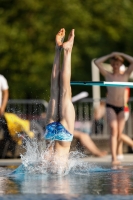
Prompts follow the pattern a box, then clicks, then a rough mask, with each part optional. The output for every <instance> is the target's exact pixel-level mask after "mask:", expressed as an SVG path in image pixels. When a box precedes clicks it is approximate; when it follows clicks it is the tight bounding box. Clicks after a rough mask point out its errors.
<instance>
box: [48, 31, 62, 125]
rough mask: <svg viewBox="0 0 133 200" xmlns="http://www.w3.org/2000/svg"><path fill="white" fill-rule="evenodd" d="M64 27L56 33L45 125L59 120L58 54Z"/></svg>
mask: <svg viewBox="0 0 133 200" xmlns="http://www.w3.org/2000/svg"><path fill="white" fill-rule="evenodd" d="M64 37H65V29H63V28H62V29H61V30H60V31H59V32H58V34H57V35H56V47H55V58H54V63H53V69H52V74H51V92H50V101H49V104H48V109H47V116H46V125H47V124H49V123H52V122H54V121H58V120H59V78H60V54H61V47H62V44H63V40H64Z"/></svg>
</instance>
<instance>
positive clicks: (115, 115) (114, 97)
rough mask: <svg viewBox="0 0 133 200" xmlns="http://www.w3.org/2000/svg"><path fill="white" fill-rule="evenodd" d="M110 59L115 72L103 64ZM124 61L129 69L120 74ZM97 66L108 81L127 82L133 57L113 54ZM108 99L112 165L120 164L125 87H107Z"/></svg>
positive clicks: (96, 62) (98, 60)
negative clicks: (118, 153)
mask: <svg viewBox="0 0 133 200" xmlns="http://www.w3.org/2000/svg"><path fill="white" fill-rule="evenodd" d="M108 59H110V64H111V66H112V69H113V72H112V73H110V72H108V71H106V70H105V69H104V67H103V65H102V63H103V62H105V61H106V60H108ZM124 59H126V60H127V61H128V62H129V67H128V69H127V70H126V71H125V72H124V73H123V74H120V70H119V69H120V66H121V65H122V64H123V62H124ZM95 64H96V66H97V67H98V68H99V70H100V72H101V74H102V75H103V76H104V78H105V80H106V81H120V82H126V81H128V78H129V76H130V74H131V72H132V70H133V57H131V56H129V55H127V54H124V53H120V52H113V53H111V54H108V55H106V56H103V57H101V58H98V59H96V60H95ZM107 90H108V92H107V98H106V110H107V121H108V124H109V127H110V133H111V137H110V142H111V154H112V164H114V165H117V164H120V162H119V160H118V159H117V149H118V148H119V144H120V142H121V135H122V132H123V129H124V126H125V116H124V91H125V88H123V87H107Z"/></svg>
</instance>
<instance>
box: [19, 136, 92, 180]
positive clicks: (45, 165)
mask: <svg viewBox="0 0 133 200" xmlns="http://www.w3.org/2000/svg"><path fill="white" fill-rule="evenodd" d="M44 146H45V145H44V141H41V142H38V141H37V139H35V138H34V139H30V138H24V144H23V148H24V149H25V152H24V153H22V154H21V155H20V156H21V160H22V164H23V166H24V168H25V170H26V173H39V174H40V173H41V174H47V175H53V174H54V175H57V176H64V175H66V174H68V173H69V172H71V173H75V174H89V169H92V167H94V165H92V164H90V163H88V162H85V161H83V160H82V158H84V157H85V155H84V154H82V153H80V152H78V151H72V152H70V154H69V157H68V156H66V157H65V156H60V157H59V156H58V159H57V157H56V153H55V152H54V141H51V142H50V144H49V145H48V147H47V148H46V149H45V148H44ZM49 148H50V151H49ZM66 159H67V162H66Z"/></svg>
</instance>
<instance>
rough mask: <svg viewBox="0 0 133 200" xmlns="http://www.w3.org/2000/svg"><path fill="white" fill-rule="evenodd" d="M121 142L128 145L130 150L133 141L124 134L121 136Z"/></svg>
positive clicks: (132, 146)
mask: <svg viewBox="0 0 133 200" xmlns="http://www.w3.org/2000/svg"><path fill="white" fill-rule="evenodd" d="M121 140H122V141H123V142H125V143H126V144H127V145H129V146H130V147H131V148H133V140H132V139H131V138H130V137H129V136H127V135H125V134H124V133H123V134H122V135H121Z"/></svg>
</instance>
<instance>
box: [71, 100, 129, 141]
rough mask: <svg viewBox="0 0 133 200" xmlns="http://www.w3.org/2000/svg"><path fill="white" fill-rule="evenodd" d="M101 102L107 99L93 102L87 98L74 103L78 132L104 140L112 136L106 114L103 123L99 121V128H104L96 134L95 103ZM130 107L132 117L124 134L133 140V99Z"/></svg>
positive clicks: (126, 125)
mask: <svg viewBox="0 0 133 200" xmlns="http://www.w3.org/2000/svg"><path fill="white" fill-rule="evenodd" d="M100 101H104V102H105V99H100V100H99V99H95V100H93V99H91V98H86V99H83V100H81V101H78V102H76V103H74V107H75V112H76V128H77V127H78V128H77V129H78V130H81V131H83V132H87V133H89V134H90V135H91V137H92V138H98V139H103V138H109V136H110V134H109V128H108V124H107V118H106V114H105V115H104V117H103V118H102V119H101V121H99V126H102V128H103V130H102V131H101V132H99V133H96V124H95V119H94V103H95V102H100ZM128 106H129V109H130V115H129V118H128V120H127V122H126V124H125V129H124V133H126V134H127V135H128V136H129V137H131V138H133V98H130V100H129V103H128ZM87 123H88V125H87ZM77 124H78V125H77ZM102 128H101V129H102Z"/></svg>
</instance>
